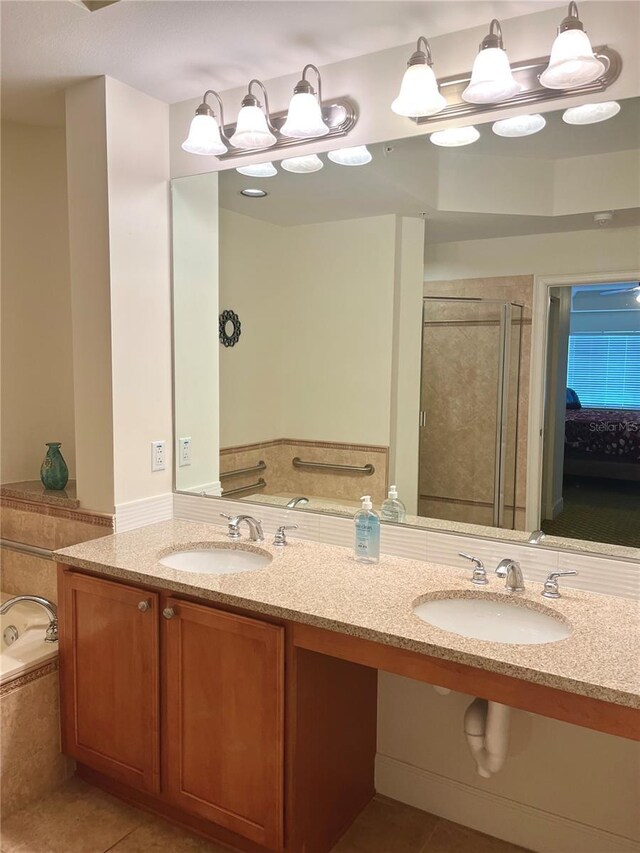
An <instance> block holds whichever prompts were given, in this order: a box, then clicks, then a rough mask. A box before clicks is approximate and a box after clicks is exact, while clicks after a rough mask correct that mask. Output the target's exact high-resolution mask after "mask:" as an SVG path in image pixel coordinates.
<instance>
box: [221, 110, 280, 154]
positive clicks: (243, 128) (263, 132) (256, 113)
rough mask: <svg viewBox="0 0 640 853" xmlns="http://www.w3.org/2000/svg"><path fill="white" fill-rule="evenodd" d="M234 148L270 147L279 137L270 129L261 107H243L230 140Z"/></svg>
mask: <svg viewBox="0 0 640 853" xmlns="http://www.w3.org/2000/svg"><path fill="white" fill-rule="evenodd" d="M229 141H230V142H231V144H232V145H233V146H234V148H241V149H244V150H248V149H252V148H269V146H271V145H275V144H276V142H277V139H276V138H275V136H274V135H273V133H271V131H270V130H269V127H268V125H267V118H266V116H265V114H264V113H263V112H262V110H261V109H260V107H255V106H250V107H249V106H248V107H241V108H240V112H239V113H238V121H237V123H236V129H235V131H234V134H233V136H232V137H231V139H230V140H229Z"/></svg>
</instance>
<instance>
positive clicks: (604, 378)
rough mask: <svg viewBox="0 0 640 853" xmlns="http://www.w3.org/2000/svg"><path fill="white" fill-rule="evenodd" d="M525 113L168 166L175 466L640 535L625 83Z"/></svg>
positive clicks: (638, 345)
mask: <svg viewBox="0 0 640 853" xmlns="http://www.w3.org/2000/svg"><path fill="white" fill-rule="evenodd" d="M544 117H545V119H546V126H545V127H544V128H543V129H542V130H541V131H539V132H537V133H535V134H533V135H530V136H525V137H516V138H504V137H501V136H498V135H497V134H496V133H495V132H493V130H492V125H491V124H490V123H486V124H482V125H479V130H480V138H479V139H478V140H477V141H476V142H474V143H473V144H471V145H468V146H464V147H441V146H436V145H435V144H433V143H432V142H431V141H430V138H429V135H428V134H425V135H420V136H414V137H412V138H408V139H402V140H397V141H390V142H388V143H384V144H375V145H372V146H369V153H370V155H371V161H370V162H368V163H366V164H363V165H357V166H356V165H350V166H348V165H340V164H339V163H335V162H333V161H332V160H331V159H330V158H329V157H328V156H327V155H326V154H322V155H320V157H319V158H315V157H314V158H311V159H309V158H304V159H303V162H302V163H296V162H294V163H293V168H296V169H300V170H302V171H289V169H291V168H292V164H291V163H287V162H284V164H283V163H282V162H274V164H273V168H271V169H270V168H268V167H264V168H265V171H267V172H273V174H270V175H269V176H262V177H261V176H259V175H258V174H257V173H256V174H254V175H247V174H246V173H245V174H241V173H240V172H239V171H237V170H236V169H228V170H225V171H223V172H219V173H217V174H215V173H211V174H206V175H199V176H193V177H187V178H180V179H177V180H175V181H174V182H173V187H172V189H173V218H174V222H173V229H174V324H175V329H174V342H175V405H176V412H175V424H176V436H175V437H176V488H177V489H178V490H179V491H187V492H193V493H197V494H205V495H209V496H212V497H216V496H218V497H219V496H220V495H222V496H223V497H230V498H233V499H236V500H241V501H244V502H246V503H247V504H252V503H257V504H260V503H263V504H270V505H279V506H282V507H290V508H296V509H298V510H301V511H309V510H313V511H316V512H329V513H334V514H338V515H345V516H349V515H353V513H355V511H356V509H357V508H358V507H359V505H360V498H361V496H362V495H371V496H372V498H373V501H374V505H375V507H376V508H377V509H378V510H380V508H381V506H382V503H383V502H384V500H385V498H387V496H388V492H389V489H390V487H391V486H395V487H396V488H397V493H398V497H399V499H400V501H401V502H402V503H403V504H404V507H405V510H404V513H403V512H402V509H401V508H400V509H399V508H398V506H397V505H396V506H395V508H392V510H391V511H390V514H389V513H388V518H389V520H390V521H397V522H399V523H405V524H409V525H414V526H423V527H431V528H439V529H451V530H462V531H465V532H469V533H477V534H479V535H495V536H499V537H500V538H503V539H504V538H512V539H514V540H518V541H525V542H526V541H527V540H528V539H529V537H530V535H531V533H532V531H535V530H542V531H544V532H545V534H546V539H544V540H543V544H546V543H548V544H555V545H556V546H557V545H558V544H561V541H565V540H582V541H583V542H584V543H585V549H588V545H587V543H588V542H594V541H597V542H601V543H607V547H606V548H604V549H602V548H600V550H601V551H602V550H604V551H605V552H607V551H610V552H611V553H625V552H624V551H623V550H622V549H624V548H634V547H640V521H639V519H640V286H639V285H638V278H637V276H638V272H637V271H638V268H640V161H639V156H640V99H629V100H626V101H622V102H621V110H620V112H619V113H618V114H617V115H616V116H614V117H613V118H611V119H610V120H608V121H603V122H599V123H595V124H586V125H581V126H575V125H570V124H567V123H566V122H565V121H563V116H562V112H561V111H560V112H551V113H546V114H545V116H544ZM293 156H295V152H293ZM260 159H262V160H264V155H263V156H262V157H261V158H260ZM318 164H321V168H318ZM314 169H315V170H314ZM250 171H253V170H250ZM225 312H226V313H225ZM534 315H535V320H534ZM230 316H233V317H234V318H235V322H236V323H237V332H238V333H237V334H234V335H233V336H226V337H225V335H223V334H222V329H223V325H222V321H223V320H224V318H225V317H226V318H227V320H226V321H225V322H224V328H225V329H230V327H231V326H230V324H229V322H228V318H229V317H230ZM532 320H534V328H533V332H534V334H533V336H532ZM536 323H537V326H536V325H535V324H536ZM235 328H236V327H235V326H234V329H235ZM223 338H225V339H223ZM247 509H248V511H250V512H253V510H251V509H250V507H249V506H248V508H247ZM258 511H259V510H257V509H256V510H255V512H258ZM394 512H395V513H396V515H394V514H393V513H394ZM557 537H559V538H557Z"/></svg>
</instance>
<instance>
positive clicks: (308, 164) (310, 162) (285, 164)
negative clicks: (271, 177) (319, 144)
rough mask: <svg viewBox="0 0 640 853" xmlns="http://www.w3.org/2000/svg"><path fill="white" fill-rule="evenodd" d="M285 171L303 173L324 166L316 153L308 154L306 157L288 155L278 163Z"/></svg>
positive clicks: (315, 170) (317, 169) (314, 170)
mask: <svg viewBox="0 0 640 853" xmlns="http://www.w3.org/2000/svg"><path fill="white" fill-rule="evenodd" d="M280 165H281V166H282V168H283V169H284V170H285V171H287V172H295V173H296V174H297V175H304V174H307V173H308V172H317V171H319V170H320V169H322V167H323V166H324V163H323V162H322V160H321V159H320V158H319V157H318V155H317V154H308V155H307V156H306V157H289V158H288V159H287V160H283V161H282V162H281V164H280Z"/></svg>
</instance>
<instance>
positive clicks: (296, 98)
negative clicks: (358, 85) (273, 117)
mask: <svg viewBox="0 0 640 853" xmlns="http://www.w3.org/2000/svg"><path fill="white" fill-rule="evenodd" d="M308 71H314V72H315V74H316V77H317V79H318V84H317V86H318V90H317V92H316V91H315V90H314V88H313V86H312V85H311V83H310V82H309V81H308V80H307V72H308ZM329 131H330V128H329V126H328V125H327V124H326V123H325V120H324V118H323V117H322V77H321V76H320V72H319V71H318V69H317V68H316V66H315V65H311V64H309V65H305V67H304V68H303V69H302V79H301V80H299V81H298V83H296V86H295V88H294V90H293V97H292V98H291V101H290V103H289V112H288V113H287V119H286V121H285V123H284V124H283V125H282V127H281V128H280V133H281V134H282V135H283V136H289V137H291V138H292V139H311V138H313V137H316V136H326V135H327V133H329ZM294 159H295V158H294Z"/></svg>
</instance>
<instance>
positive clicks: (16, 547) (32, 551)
mask: <svg viewBox="0 0 640 853" xmlns="http://www.w3.org/2000/svg"><path fill="white" fill-rule="evenodd" d="M0 548H7V549H8V550H9V551H18V553H20V554H29V555H30V556H32V557H41V558H42V559H43V560H55V557H54V556H53V551H50V550H49V549H48V548H38V547H36V546H35V545H26V544H25V543H24V542H14V541H13V539H0Z"/></svg>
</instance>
